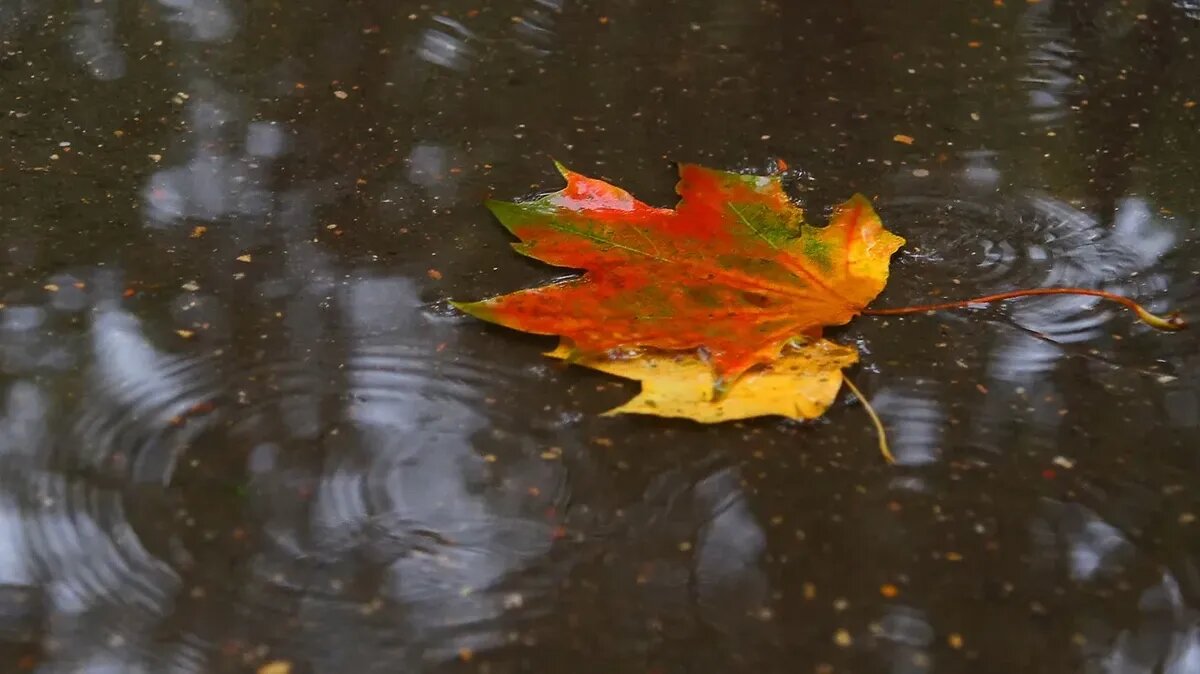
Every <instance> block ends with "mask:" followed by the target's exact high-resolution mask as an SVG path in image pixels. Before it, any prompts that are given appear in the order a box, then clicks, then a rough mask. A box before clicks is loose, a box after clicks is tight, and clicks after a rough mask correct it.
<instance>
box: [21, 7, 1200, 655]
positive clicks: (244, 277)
mask: <svg viewBox="0 0 1200 674" xmlns="http://www.w3.org/2000/svg"><path fill="white" fill-rule="evenodd" d="M1198 67H1200V6H1197V5H1196V3H1195V2H1191V1H1190V0H1175V2H1168V1H1166V0H1133V1H1131V2H1125V3H1112V2H1098V1H1092V0H1076V1H1070V2H1064V1H1061V0H1041V1H1040V2H1024V1H1021V2H1016V1H1012V0H1006V1H1001V0H996V1H995V2H992V1H990V0H988V1H984V0H972V1H970V2H960V3H946V2H935V1H934V0H919V1H918V0H910V2H905V3H894V2H884V1H883V0H859V1H855V2H788V1H779V2H730V1H729V0H712V1H708V0H693V1H690V2H656V3H645V2H633V1H632V0H623V1H614V2H591V3H577V2H572V1H571V0H492V1H485V2H463V1H459V0H449V1H447V2H442V3H437V4H420V3H415V2H396V1H394V0H389V1H384V0H360V1H357V2H351V3H345V2H332V1H327V0H311V1H309V2H303V3H278V2H274V3H272V2H258V3H235V2H230V1H229V0H158V1H157V2H150V1H147V2H137V3H134V2H118V1H117V0H95V1H86V2H51V1H48V0H4V1H3V2H2V3H0V92H3V100H4V103H3V106H0V111H2V114H0V138H3V145H4V149H3V152H0V265H2V267H0V269H2V270H3V273H2V274H0V658H2V660H0V663H2V664H0V670H2V671H30V672H38V673H39V674H58V673H64V674H65V673H67V672H71V673H76V672H78V673H87V674H101V673H103V674H109V673H114V674H115V673H118V672H119V673H122V674H124V673H137V672H145V673H148V674H149V673H158V672H170V673H203V672H255V671H260V670H261V671H263V672H264V674H279V673H280V672H283V671H287V670H288V669H290V671H292V672H296V673H313V674H317V673H323V672H355V673H364V674H367V673H371V672H399V671H404V672H431V673H440V672H492V673H500V672H538V673H539V674H544V673H553V672H597V673H599V672H644V673H647V674H649V673H656V674H666V673H674V672H714V673H717V672H721V673H727V672H741V671H745V672H819V673H822V674H826V673H832V672H896V673H913V674H916V673H921V672H1014V671H1016V672H1053V673H1060V672H1096V673H1100V672H1104V673H1119V674H1143V673H1145V674H1150V673H1151V672H1163V673H1168V674H1185V673H1187V672H1194V671H1200V612H1198V610H1197V609H1200V537H1198V534H1200V530H1198V528H1200V522H1197V521H1196V519H1197V513H1200V496H1197V494H1200V472H1198V470H1200V454H1197V449H1196V448H1197V447H1200V442H1198V440H1200V375H1198V374H1197V373H1200V341H1198V340H1197V337H1196V336H1195V335H1196V333H1195V332H1194V331H1193V332H1190V333H1179V334H1162V333H1156V332H1154V331H1152V330H1150V329H1149V328H1146V327H1145V326H1143V325H1141V324H1138V323H1136V322H1135V321H1133V320H1132V319H1131V317H1130V316H1129V315H1128V313H1126V312H1123V311H1121V310H1119V308H1114V306H1112V305H1109V304H1104V303H1099V302H1096V301H1093V300H1092V299H1090V298H1077V297H1065V298H1041V299H1032V300H1027V301H1022V302H1020V303H1012V304H1008V305H1004V306H996V307H991V308H984V309H977V310H970V311H960V312H948V313H940V314H937V315H929V316H926V315H917V316H909V317H902V318H889V319H884V318H863V319H859V320H858V321H856V322H855V323H853V324H852V325H850V326H848V327H846V328H842V329H838V330H835V331H833V332H832V336H833V337H834V338H835V339H837V340H839V341H842V342H846V343H853V344H856V345H857V346H858V347H859V348H860V350H861V351H862V352H863V364H862V366H861V367H859V368H858V369H856V370H855V371H853V372H852V376H853V377H854V379H855V380H856V381H857V382H858V383H859V385H860V386H861V387H863V388H864V390H865V391H867V393H868V395H869V396H870V397H871V398H872V401H873V403H874V405H875V406H876V407H877V408H878V409H879V411H880V413H881V414H882V416H883V417H884V421H885V423H886V424H887V425H888V428H889V433H890V435H891V438H892V442H893V444H894V449H895V451H896V453H897V456H898V459H899V464H898V465H897V466H888V465H886V464H884V463H883V462H882V461H881V460H880V458H879V456H878V453H877V451H876V449H875V444H874V443H875V440H874V436H873V431H872V429H871V427H870V425H869V423H868V421H867V419H866V417H865V415H864V414H863V412H862V410H861V409H860V408H859V407H858V406H856V405H855V404H854V401H853V398H852V397H851V396H848V395H847V396H845V397H843V398H841V399H839V402H838V403H837V404H835V406H834V407H833V408H831V410H830V411H829V413H828V414H827V415H826V416H825V418H824V419H822V420H819V421H816V422H813V423H808V424H797V423H792V422H783V421H779V420H772V419H766V420H757V421H752V422H745V423H740V424H727V425H722V426H715V427H700V426H697V425H693V424H689V423H682V422H675V421H665V420H657V419H642V418H608V417H601V416H599V414H598V413H599V412H601V411H603V410H605V409H608V408H609V407H611V406H614V405H616V404H618V403H620V402H621V401H623V400H625V399H627V398H628V397H629V396H631V395H632V394H633V393H634V392H635V388H634V385H632V384H629V383H622V382H619V381H615V380H613V379H610V378H608V377H606V376H604V375H602V374H599V373H595V372H590V371H585V370H582V369H564V368H563V367H561V366H558V365H556V364H554V363H553V362H551V361H548V360H547V359H545V358H543V357H541V355H540V353H541V351H543V350H545V349H546V348H547V347H548V346H550V343H549V342H548V341H547V340H544V339H541V338H536V337H531V336H526V335H521V334H518V333H514V332H510V331H505V330H502V329H499V328H493V327H489V326H485V325H482V324H479V323H477V322H474V321H472V320H470V319H468V318H466V317H463V316H461V315H458V314H456V313H455V312H454V311H452V310H449V309H448V305H447V304H446V300H447V299H448V298H452V297H453V298H477V297H482V296H487V295H491V294H495V293H499V292H504V291H508V290H511V289H514V288H519V287H524V286H528V285H532V284H535V283H539V282H543V281H545V280H547V279H550V278H555V277H557V276H558V275H559V274H560V273H561V270H554V269H550V268H547V267H545V266H542V265H539V264H537V263H535V262H532V261H529V260H527V259H525V258H522V257H520V256H518V255H515V254H513V253H512V252H511V250H510V249H509V248H508V245H507V244H508V243H509V237H508V235H507V234H506V232H505V231H504V230H503V228H501V227H500V226H499V225H498V224H497V223H496V222H495V221H494V220H493V219H492V218H491V216H490V215H489V214H488V213H487V211H486V210H485V209H484V208H483V207H482V205H481V204H482V201H483V200H484V199H485V198H488V197H490V196H496V197H500V198H513V197H520V196H525V195H532V194H536V193H539V192H543V191H547V190H553V189H556V188H557V187H558V186H559V185H560V179H559V178H558V177H557V175H556V173H555V171H554V168H553V165H552V163H551V158H557V159H559V160H560V161H563V162H565V163H567V164H568V165H570V166H572V167H573V168H575V169H576V170H579V171H581V172H584V173H588V174H591V175H598V176H602V177H605V178H608V179H611V180H613V181H614V182H617V183H619V184H620V185H622V186H624V187H626V188H627V189H629V190H631V191H632V192H634V193H635V194H637V195H638V196H640V197H641V198H643V199H644V200H646V201H648V202H651V203H654V204H660V205H669V204H670V203H672V201H673V194H672V188H673V185H674V176H673V167H672V164H671V162H672V161H675V160H682V161H691V162H700V163H704V164H707V165H711V166H714V167H718V168H723V169H728V170H746V171H765V170H766V169H767V168H768V167H770V166H773V165H775V162H776V160H778V159H783V160H785V161H786V162H787V164H788V165H789V166H790V167H791V170H790V173H789V176H788V177H789V180H790V183H791V186H792V189H793V190H794V192H795V195H796V198H797V200H798V201H799V202H800V203H801V204H803V205H804V206H805V208H806V209H807V210H808V211H809V212H810V213H812V214H814V215H815V216H818V217H821V216H823V214H827V213H828V212H829V209H830V207H831V206H832V205H833V204H835V203H837V202H839V201H840V200H842V199H844V198H845V197H847V196H848V195H849V194H851V193H853V192H855V191H861V192H863V193H865V194H867V195H869V196H870V197H872V198H873V199H875V200H876V202H877V204H878V208H879V211H880V213H881V215H882V217H883V218H884V221H885V223H886V224H887V225H888V227H889V228H891V229H892V230H894V231H896V232H897V233H899V234H901V235H903V236H904V237H906V238H907V240H908V245H907V246H906V247H905V248H904V249H903V250H902V251H901V253H899V254H898V255H897V257H896V259H895V261H894V263H893V278H892V281H891V283H890V286H889V288H888V290H887V291H886V292H885V293H884V295H883V296H882V297H881V298H880V300H879V305H880V306H887V305H891V306H900V305H907V304H914V303H921V302H926V301H931V300H933V299H939V298H943V297H945V298H961V297H970V296H975V295H980V294H984V293H989V292H999V291H1004V290H1011V289H1014V288H1021V287H1037V286H1050V285H1075V286H1087V287H1096V288H1103V289H1106V290H1109V291H1111V292H1116V293H1120V294H1125V295H1128V296H1131V297H1135V298H1137V299H1138V300H1139V301H1141V302H1144V303H1146V304H1147V305H1148V306H1149V307H1151V308H1152V309H1154V310H1159V311H1164V310H1167V309H1178V310H1182V311H1183V312H1185V314H1187V315H1189V316H1191V317H1192V318H1193V321H1195V320H1196V316H1197V314H1200V279H1198V278H1197V274H1198V272H1197V265H1196V262H1195V260H1196V259H1197V257H1198V256H1200V236H1198V232H1200V228H1198V224H1197V223H1198V221H1200V194H1198V192H1197V185H1200V159H1198V157H1200V128H1198V127H1200V108H1198V107H1197V102H1198V101H1200V86H1197V81H1196V76H1195V73H1196V69H1197V68H1198ZM897 136H900V137H904V136H907V137H911V139H912V142H911V143H907V142H900V141H898V140H895V139H896V138H897ZM901 140H905V139H903V138H901ZM272 667H274V669H272Z"/></svg>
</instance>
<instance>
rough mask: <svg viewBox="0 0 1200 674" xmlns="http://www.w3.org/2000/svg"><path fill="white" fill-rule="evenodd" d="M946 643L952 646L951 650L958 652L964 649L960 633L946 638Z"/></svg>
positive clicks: (954, 633)
mask: <svg viewBox="0 0 1200 674" xmlns="http://www.w3.org/2000/svg"><path fill="white" fill-rule="evenodd" d="M946 643H948V644H950V648H953V649H954V650H958V649H960V648H962V647H963V638H962V635H961V634H959V633H958V632H951V633H950V636H948V637H946Z"/></svg>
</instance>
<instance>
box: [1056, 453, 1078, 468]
mask: <svg viewBox="0 0 1200 674" xmlns="http://www.w3.org/2000/svg"><path fill="white" fill-rule="evenodd" d="M1052 463H1053V464H1054V465H1056V466H1058V467H1059V468H1065V469H1066V470H1071V469H1072V468H1074V467H1075V462H1074V461H1072V460H1070V459H1068V458H1067V457H1065V456H1056V457H1054V459H1053V461H1052Z"/></svg>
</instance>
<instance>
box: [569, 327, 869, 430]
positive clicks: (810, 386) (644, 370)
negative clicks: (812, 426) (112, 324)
mask: <svg viewBox="0 0 1200 674" xmlns="http://www.w3.org/2000/svg"><path fill="white" fill-rule="evenodd" d="M546 355H547V356H550V357H551V358H558V359H560V360H567V361H570V362H571V363H573V364H575V365H582V366H584V367H589V368H592V369H594V370H599V371H601V372H605V373H608V374H611V375H616V376H618V377H624V378H626V379H633V380H636V381H640V382H641V383H642V391H641V393H639V394H638V395H637V396H636V397H634V398H633V399H632V400H630V401H628V402H626V403H625V404H624V405H621V406H619V407H616V408H614V409H611V410H609V411H608V412H605V415H613V414H652V415H655V416H660V417H680V418H685V419H692V420H693V421H698V422H701V423H707V424H711V423H718V422H722V421H734V420H737V419H749V418H752V417H761V416H770V415H778V416H783V417H789V418H791V419H813V418H816V417H819V416H821V415H822V414H824V413H825V410H826V409H828V408H829V406H830V405H831V404H832V403H833V399H834V397H836V396H837V393H838V390H840V389H841V387H842V369H843V368H847V367H850V366H851V365H853V364H854V363H856V362H858V351H856V350H855V349H854V348H853V347H849V346H842V345H840V344H835V343H833V342H831V341H829V340H827V339H820V340H816V341H806V342H800V343H797V344H794V345H788V346H786V347H784V350H783V353H782V354H781V355H780V357H779V359H778V360H776V361H775V362H773V363H771V364H770V365H766V366H762V367H757V368H754V369H752V370H750V371H749V372H747V373H746V374H745V375H743V376H742V377H741V378H739V379H738V380H737V382H736V383H734V385H733V386H732V387H730V389H729V392H728V393H727V394H726V395H724V396H721V397H719V398H717V397H715V396H714V395H713V388H712V368H711V366H709V364H708V363H706V362H705V361H703V360H701V359H700V358H699V357H697V356H696V354H694V353H686V352H661V351H651V352H645V353H642V354H639V355H637V356H636V357H631V358H619V357H614V358H607V357H595V358H578V357H577V356H576V355H575V354H574V352H573V350H572V349H571V348H570V346H568V345H560V346H559V348H557V349H555V350H554V351H552V352H551V353H548V354H546Z"/></svg>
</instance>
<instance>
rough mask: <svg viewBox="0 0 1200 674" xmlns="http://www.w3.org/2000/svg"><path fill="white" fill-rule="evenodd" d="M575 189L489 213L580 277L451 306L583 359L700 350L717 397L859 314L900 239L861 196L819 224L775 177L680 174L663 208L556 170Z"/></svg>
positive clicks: (525, 248)
mask: <svg viewBox="0 0 1200 674" xmlns="http://www.w3.org/2000/svg"><path fill="white" fill-rule="evenodd" d="M559 170H560V171H561V172H562V174H563V176H564V177H565V178H566V180H567V186H566V187H565V188H564V189H563V190H561V191H559V192H555V193H553V194H550V195H547V196H544V197H541V198H539V199H535V200H532V201H525V202H520V203H508V202H501V201H492V202H489V203H488V207H489V208H490V209H491V210H492V212H493V213H494V214H495V215H496V217H497V218H499V220H500V222H501V223H502V224H503V225H504V226H505V227H507V228H508V229H509V230H510V231H511V232H512V233H513V234H514V235H516V236H517V237H518V238H519V239H520V240H521V241H520V243H517V244H514V248H515V249H516V250H517V251H519V252H521V253H523V254H525V255H528V256H530V257H533V258H535V259H538V260H541V261H543V262H547V263H550V264H553V265H557V266H562V267H570V268H573V269H582V270H584V271H585V272H586V273H585V274H583V275H582V276H580V277H578V278H573V279H570V280H567V281H563V282H559V283H554V284H551V285H546V286H541V287H538V288H532V289H529V290H522V291H518V292H515V293H511V294H508V295H502V296H500V297H495V298H492V299H488V300H484V301H482V302H473V303H459V304H456V306H457V307H458V308H460V309H462V310H463V311H465V312H467V313H469V314H472V315H474V316H476V317H478V318H481V319H483V320H486V321H491V322H493V323H499V324H501V325H505V326H508V327H510V328H515V329H517V330H522V331H525V332H532V333H537V334H544V335H558V336H560V337H562V338H564V339H565V340H567V341H568V343H569V344H570V345H571V346H572V347H573V349H574V350H575V352H576V354H578V355H579V357H581V358H592V359H594V358H598V357H602V356H603V355H604V354H606V353H608V352H610V351H612V350H614V349H629V348H639V349H640V348H646V349H658V350H663V351H688V350H696V349H700V348H703V349H704V351H705V352H706V357H707V358H708V359H709V361H710V362H711V364H712V368H713V370H714V375H715V383H716V385H717V388H718V389H721V388H724V387H726V386H727V385H728V384H730V383H732V382H734V381H735V380H737V378H738V377H739V376H740V375H741V374H742V373H744V372H745V371H746V370H748V369H750V368H751V367H754V366H755V365H758V364H761V363H770V362H773V361H775V360H777V359H778V358H779V357H780V355H781V350H782V349H783V348H784V346H785V345H786V344H788V343H789V342H792V341H793V340H795V339H796V338H801V337H802V338H807V339H808V340H814V339H818V338H819V337H820V336H821V331H822V328H824V327H825V326H831V325H841V324H844V323H846V322H848V321H849V320H851V319H852V318H853V317H854V316H856V315H858V314H859V313H860V312H861V311H862V310H863V308H864V307H866V305H867V304H868V303H869V302H870V301H871V300H873V299H874V298H875V296H876V295H878V294H879V292H880V291H881V290H882V289H883V287H884V284H885V283H886V282H887V276H888V261H889V259H890V257H891V255H892V254H893V253H894V252H895V251H896V250H897V249H898V248H899V247H900V246H901V245H902V244H903V243H904V240H903V239H901V238H900V237H898V236H896V235H895V234H892V233H891V232H888V231H887V230H886V229H884V228H883V225H882V223H881V222H880V220H879V217H878V216H877V215H876V213H875V211H874V209H873V208H872V207H871V203H870V202H869V201H868V200H867V199H866V198H865V197H862V196H861V195H856V196H854V197H852V198H851V199H850V200H849V201H847V202H846V203H845V204H843V205H842V206H840V207H839V208H838V209H837V210H836V212H835V213H834V215H833V217H832V218H831V220H830V222H829V224H828V225H827V226H825V227H813V226H810V225H808V224H806V223H805V222H804V217H803V213H802V211H801V210H800V208H798V207H797V206H796V205H795V204H793V203H792V202H791V201H790V200H789V199H788V197H787V195H786V194H785V192H784V189H783V184H782V181H781V179H780V178H779V177H777V176H755V175H744V174H739V173H728V172H724V171H717V170H713V169H707V168H703V167H700V166H696V165H692V164H683V165H681V166H680V168H679V176H680V180H679V184H678V186H677V191H678V193H679V196H680V201H679V204H678V205H677V206H676V208H674V209H666V208H656V207H653V206H648V205H646V204H644V203H642V202H641V201H638V200H637V199H635V198H634V197H633V196H631V195H630V194H629V193H628V192H626V191H624V190H622V189H620V188H618V187H614V186H612V185H610V184H608V183H606V182H603V181H600V180H596V179H593V178H588V177H586V176H583V175H580V174H578V173H574V172H572V171H569V170H567V169H566V168H564V167H562V166H561V165H560V166H559Z"/></svg>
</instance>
